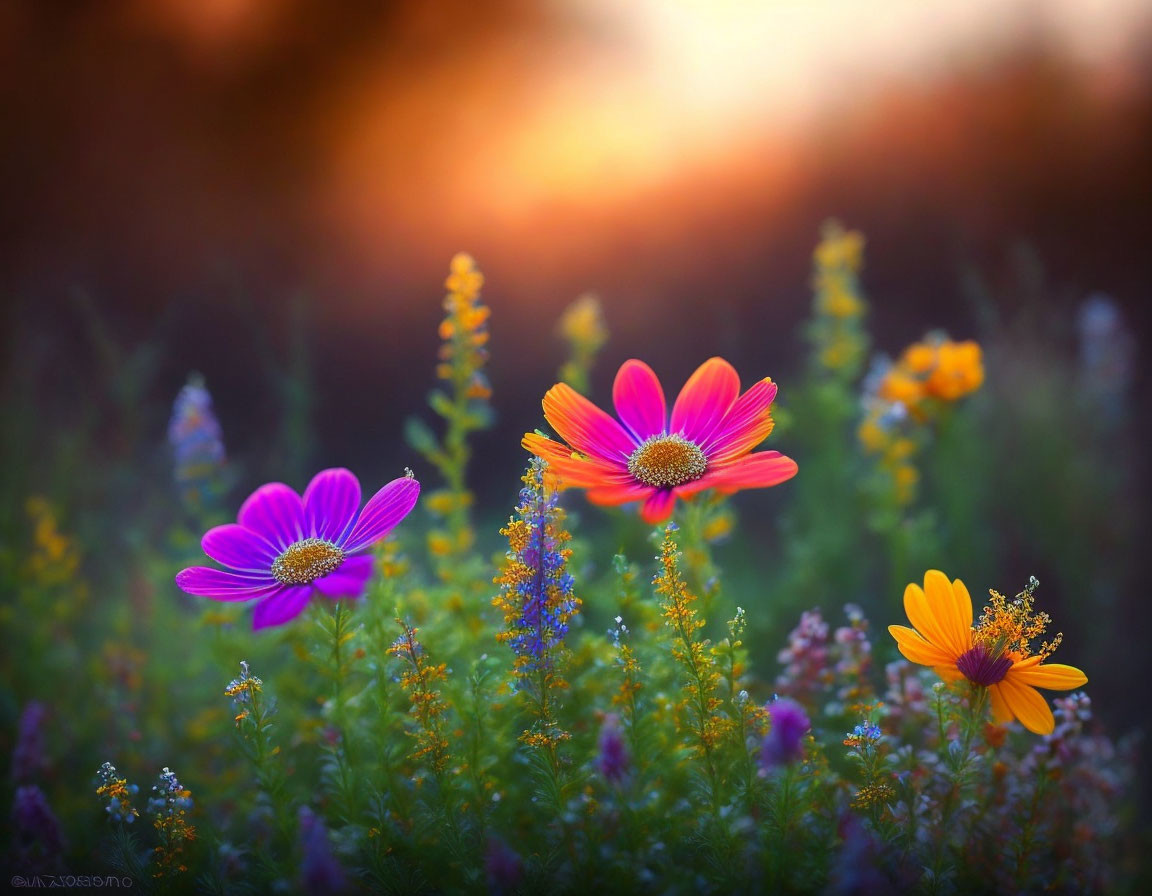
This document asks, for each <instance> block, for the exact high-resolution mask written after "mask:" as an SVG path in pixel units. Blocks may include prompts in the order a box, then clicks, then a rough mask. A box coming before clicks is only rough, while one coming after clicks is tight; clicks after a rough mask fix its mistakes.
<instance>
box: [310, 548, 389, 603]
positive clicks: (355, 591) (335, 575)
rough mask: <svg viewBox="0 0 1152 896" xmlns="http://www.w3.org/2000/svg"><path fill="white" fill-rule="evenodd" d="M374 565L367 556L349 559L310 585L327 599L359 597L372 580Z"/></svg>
mask: <svg viewBox="0 0 1152 896" xmlns="http://www.w3.org/2000/svg"><path fill="white" fill-rule="evenodd" d="M374 565H375V562H374V561H373V559H372V557H371V556H369V555H368V554H360V555H358V556H355V557H349V558H348V559H347V560H345V561H344V562H343V563H342V564H341V565H340V568H339V569H337V570H336V571H335V572H330V573H328V575H326V576H322V577H321V578H319V579H317V580H316V581H315V582H313V583H312V585H313V587H314V588H316V590H317V591H319V592H320V593H321V594H325V595H327V596H328V597H359V596H360V595H361V594H363V593H364V587H365V586H366V585H367V584H368V580H369V579H370V578H372V568H373V566H374Z"/></svg>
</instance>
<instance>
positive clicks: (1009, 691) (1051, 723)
mask: <svg viewBox="0 0 1152 896" xmlns="http://www.w3.org/2000/svg"><path fill="white" fill-rule="evenodd" d="M998 687H999V688H1000V694H1001V696H1002V697H1003V698H1004V702H1005V703H1007V704H1008V708H1009V709H1010V710H1011V711H1012V715H1014V716H1015V717H1016V718H1017V719H1019V720H1020V724H1021V725H1023V726H1024V727H1025V728H1027V729H1028V730H1029V731H1031V732H1032V733H1033V734H1051V733H1052V729H1054V728H1055V727H1056V719H1055V718H1054V717H1053V715H1052V708H1051V707H1050V706H1049V705H1048V701H1047V700H1045V699H1044V698H1043V697H1041V696H1040V692H1039V691H1038V690H1036V689H1035V688H1031V687H1029V686H1028V685H1026V684H1023V683H1022V682H1019V681H1016V680H1015V678H1014V676H1013V675H1012V670H1011V669H1009V670H1008V675H1007V676H1005V678H1004V680H1003V681H1001V682H1000V683H999V685H998Z"/></svg>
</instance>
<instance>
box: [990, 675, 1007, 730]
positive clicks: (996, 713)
mask: <svg viewBox="0 0 1152 896" xmlns="http://www.w3.org/2000/svg"><path fill="white" fill-rule="evenodd" d="M988 696H989V697H990V698H991V700H992V721H993V722H996V723H997V724H998V725H1003V724H1004V723H1005V722H1011V721H1012V719H1013V715H1012V710H1011V709H1009V708H1008V701H1006V700H1005V699H1004V695H1003V694H1002V693H1001V692H1000V685H999V684H994V685H991V686H990V687H989V688H988Z"/></svg>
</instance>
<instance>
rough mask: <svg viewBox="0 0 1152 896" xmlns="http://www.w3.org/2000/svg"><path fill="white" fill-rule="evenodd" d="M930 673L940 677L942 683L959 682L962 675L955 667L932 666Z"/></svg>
mask: <svg viewBox="0 0 1152 896" xmlns="http://www.w3.org/2000/svg"><path fill="white" fill-rule="evenodd" d="M932 671H933V672H935V673H936V674H937V675H939V676H940V678H941V680H942V681H961V680H962V679H963V678H964V673H963V672H961V671H960V670H959V669H957V668H956V667H955V666H934V667H933V668H932Z"/></svg>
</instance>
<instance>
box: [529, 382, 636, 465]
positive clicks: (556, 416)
mask: <svg viewBox="0 0 1152 896" xmlns="http://www.w3.org/2000/svg"><path fill="white" fill-rule="evenodd" d="M544 417H545V419H546V420H547V421H548V422H549V423H550V424H551V426H552V428H553V429H554V430H556V434H557V435H558V436H560V438H562V439H563V440H564V441H565V442H567V443H568V444H569V445H571V446H572V447H573V448H575V449H576V450H577V451H579V452H580V453H581V454H589V455H592V456H594V457H598V458H601V459H603V460H606V461H609V462H615V463H620V462H621V461H626V460H627V459H628V457H629V456H630V455H631V454H632V452H633V451H635V450H636V446H637V444H639V443H638V442H637V441H636V440H635V439H634V438H633V437H632V436H631V434H629V433H628V431H627V430H625V429H624V427H623V426H621V425H620V423H619V421H617V420H616V419H615V418H614V417H612V416H610V415H608V414H607V413H605V412H604V411H602V410H600V408H598V407H596V405H594V404H592V402H590V401H589V400H588V399H587V398H585V397H584V396H583V395H581V394H580V393H579V392H577V391H576V390H575V389H573V388H572V387H571V386H569V385H567V384H566V383H557V384H556V385H555V386H553V387H552V388H551V389H549V390H548V392H547V393H546V394H545V395H544Z"/></svg>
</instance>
